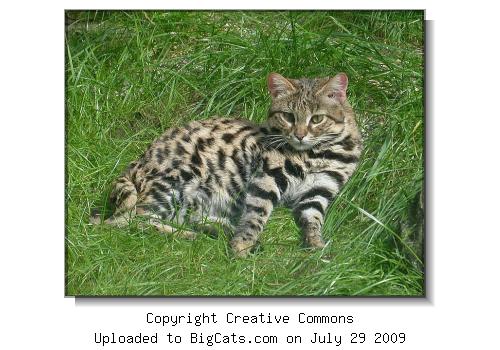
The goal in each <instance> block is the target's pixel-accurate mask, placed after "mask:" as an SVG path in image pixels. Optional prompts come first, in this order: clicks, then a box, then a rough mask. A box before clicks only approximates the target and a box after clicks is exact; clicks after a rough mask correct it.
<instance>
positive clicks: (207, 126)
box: [92, 73, 362, 256]
mask: <svg viewBox="0 0 500 350" xmlns="http://www.w3.org/2000/svg"><path fill="white" fill-rule="evenodd" d="M268 87H269V91H270V94H271V97H272V103H271V107H270V109H269V115H268V119H267V121H266V123H265V124H264V125H262V126H259V125H255V124H252V123H251V122H249V121H246V120H243V119H226V118H213V119H209V120H204V121H194V122H191V123H189V124H188V125H187V126H185V127H178V128H173V129H170V130H168V131H167V132H166V133H165V134H163V135H162V136H161V137H160V138H159V139H157V140H156V141H155V142H154V143H153V144H152V145H151V146H150V147H149V148H148V150H147V151H146V152H145V153H144V154H143V155H142V157H140V158H139V160H137V161H134V162H132V163H131V164H130V166H129V167H128V168H127V169H126V171H125V172H124V173H123V174H122V175H121V176H120V177H119V178H118V179H117V180H116V182H115V184H114V189H113V191H112V194H111V200H112V202H113V203H114V204H115V206H116V210H115V212H114V214H113V215H112V216H111V217H110V218H108V219H106V220H105V221H104V222H105V223H107V224H111V225H116V226H123V225H126V224H127V223H128V221H129V220H130V218H131V217H132V216H134V215H143V216H146V217H148V218H149V222H150V223H151V224H152V225H154V226H156V227H157V228H158V229H160V230H162V231H164V232H169V233H172V232H176V231H180V230H177V229H176V228H174V227H176V226H178V225H179V224H183V223H186V222H187V223H190V224H192V226H193V227H196V228H198V229H200V230H206V229H207V227H210V225H211V224H213V223H219V224H221V225H222V226H224V227H226V228H227V229H228V230H230V231H234V236H233V237H232V239H231V247H232V250H233V251H234V253H235V254H236V255H238V256H245V255H246V254H248V252H249V251H250V250H252V248H253V247H255V245H256V243H257V241H258V237H259V234H260V233H261V232H262V230H263V229H264V226H265V224H266V222H267V220H268V219H269V217H270V215H271V213H272V211H273V209H274V207H275V206H277V205H284V206H287V207H289V208H291V209H292V212H293V215H294V218H295V220H296V222H297V224H298V225H299V227H300V228H301V230H302V232H303V235H304V242H305V243H306V245H308V246H310V247H315V248H321V247H323V246H324V241H323V239H322V237H321V228H322V225H323V222H324V216H325V213H326V211H327V208H328V206H329V204H330V203H331V202H332V200H333V199H334V198H335V196H336V195H337V194H338V193H339V191H340V190H341V188H342V186H343V185H344V184H345V183H346V181H347V180H348V179H349V177H350V176H351V175H352V174H353V172H354V170H355V168H356V165H357V163H358V161H359V157H360V154H361V149H362V145H361V137H360V134H359V132H358V129H357V127H356V123H355V120H354V113H353V111H352V109H351V107H350V105H349V103H348V102H347V99H346V89H347V77H346V76H345V74H343V73H340V74H338V75H336V76H335V77H333V78H324V79H300V80H295V79H286V78H284V77H282V76H281V75H279V74H276V73H272V74H270V75H269V78H268ZM92 221H93V222H94V223H97V222H100V218H98V217H93V219H92ZM182 232H183V235H184V236H186V237H188V238H194V236H195V233H194V232H192V231H185V230H184V231H182Z"/></svg>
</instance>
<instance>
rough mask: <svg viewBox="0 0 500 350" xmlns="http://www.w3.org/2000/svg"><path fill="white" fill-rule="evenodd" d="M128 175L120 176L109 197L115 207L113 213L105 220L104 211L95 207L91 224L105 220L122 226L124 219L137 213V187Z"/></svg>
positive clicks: (106, 222)
mask: <svg viewBox="0 0 500 350" xmlns="http://www.w3.org/2000/svg"><path fill="white" fill-rule="evenodd" d="M127 175H128V174H125V175H123V176H121V177H119V178H118V179H117V180H116V182H115V183H114V185H113V190H112V191H111V195H110V198H109V201H110V204H111V206H114V207H115V210H114V213H113V215H111V217H109V218H107V219H106V220H104V221H103V217H102V211H101V210H99V209H94V210H92V213H91V215H90V220H89V221H90V223H91V224H93V225H99V224H101V223H103V222H104V223H105V224H108V225H114V226H121V224H122V223H124V221H126V220H127V219H128V218H130V217H131V216H133V215H135V212H136V204H137V188H136V187H135V185H134V183H133V182H132V181H131V180H130V178H129V177H128V176H127Z"/></svg>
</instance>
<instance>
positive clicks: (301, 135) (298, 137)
mask: <svg viewBox="0 0 500 350" xmlns="http://www.w3.org/2000/svg"><path fill="white" fill-rule="evenodd" d="M295 137H296V138H297V140H299V141H302V139H303V138H304V137H306V135H305V134H295Z"/></svg>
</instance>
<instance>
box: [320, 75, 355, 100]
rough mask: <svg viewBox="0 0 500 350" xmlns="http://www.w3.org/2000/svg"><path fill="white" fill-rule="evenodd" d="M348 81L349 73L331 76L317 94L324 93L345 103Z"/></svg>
mask: <svg viewBox="0 0 500 350" xmlns="http://www.w3.org/2000/svg"><path fill="white" fill-rule="evenodd" d="M347 83H348V79H347V75H346V74H345V73H339V74H337V75H336V76H334V77H333V78H330V79H329V80H328V81H327V82H326V84H325V85H323V87H322V88H321V89H320V90H319V91H318V92H317V93H316V94H317V95H324V96H327V97H328V98H331V99H333V100H336V101H338V102H340V103H344V102H345V100H346V99H347Z"/></svg>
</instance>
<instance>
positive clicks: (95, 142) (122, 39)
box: [65, 11, 424, 296]
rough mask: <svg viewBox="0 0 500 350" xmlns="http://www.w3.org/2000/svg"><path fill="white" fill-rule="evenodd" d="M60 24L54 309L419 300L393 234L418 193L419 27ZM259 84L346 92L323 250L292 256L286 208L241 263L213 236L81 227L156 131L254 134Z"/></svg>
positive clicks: (199, 20) (416, 271) (399, 22)
mask: <svg viewBox="0 0 500 350" xmlns="http://www.w3.org/2000/svg"><path fill="white" fill-rule="evenodd" d="M67 17H68V26H67V31H66V41H65V46H66V104H67V115H66V133H67V145H66V160H67V167H66V172H67V183H66V204H67V220H66V231H67V233H66V293H67V294H68V295H337V296H339V295H366V296H368V295H370V296H374V295H398V296H400V295H405V296H418V295H422V294H423V273H422V266H423V265H422V264H421V263H420V262H419V261H418V259H417V258H415V256H414V255H415V254H413V251H412V246H411V245H410V244H408V243H407V242H405V240H404V238H403V237H402V236H401V232H400V231H401V229H400V226H401V225H400V223H401V220H402V219H403V218H404V217H405V215H407V214H406V213H407V210H408V205H409V204H408V203H409V202H410V201H411V199H412V198H414V197H415V196H416V195H418V193H419V192H420V191H421V190H422V182H423V127H424V125H423V121H424V119H423V113H424V111H423V91H422V86H423V12H412V11H387V12H380V11H376V12H372V11H359V12H349V11H335V12H312V11H307V12H182V11H170V12H169V11H165V12H153V11H148V12H139V11H137V12H105V11H99V12H95V11H93V12H68V13H67ZM271 71H276V72H279V73H281V74H283V75H284V76H289V77H303V76H308V77H317V76H332V75H334V74H335V73H337V72H339V71H343V72H346V73H347V75H348V76H349V79H350V85H349V89H348V95H349V100H350V101H351V104H352V105H353V107H354V109H355V111H356V113H357V120H358V123H359V125H360V126H361V129H362V133H363V136H364V139H365V151H364V155H363V158H362V162H361V164H360V166H359V169H358V171H357V172H356V174H355V175H354V176H353V178H352V179H351V180H350V181H349V183H348V184H347V186H346V187H345V188H344V190H343V191H342V193H341V194H340V196H339V197H338V199H337V200H336V201H335V202H334V204H333V205H332V207H331V208H330V210H329V213H328V216H327V219H326V223H325V229H324V237H325V238H326V239H327V240H329V244H328V246H327V247H326V248H325V249H324V250H323V251H321V252H310V251H308V250H303V249H301V248H300V245H299V241H300V235H299V230H298V228H297V227H296V226H295V224H294V222H293V220H292V218H291V216H290V213H289V212H288V211H287V210H286V209H278V210H275V212H274V213H273V215H272V218H271V220H270V221H269V223H268V225H267V227H266V229H265V232H264V233H263V235H262V239H261V240H262V242H263V245H262V246H263V250H262V251H260V252H259V253H258V254H256V255H254V256H252V257H250V258H248V259H245V260H233V259H231V258H230V254H228V251H227V238H226V237H219V238H217V239H212V238H209V237H201V238H199V239H197V240H196V241H194V242H190V241H189V242H188V241H184V240H182V239H177V238H176V237H172V236H165V235H160V234H158V233H157V232H156V231H155V230H154V229H147V230H141V229H139V228H138V227H137V225H135V224H134V223H132V225H131V226H130V227H129V228H126V229H116V228H111V227H104V226H103V227H95V226H90V225H88V216H89V212H90V210H91V208H92V207H95V206H100V205H102V204H103V203H104V201H105V199H106V196H107V194H108V192H109V189H110V188H109V186H110V184H111V182H112V181H113V179H114V178H115V177H116V176H117V175H118V174H119V173H120V172H121V171H122V170H123V169H124V167H126V165H127V164H128V163H129V162H130V161H132V160H134V159H136V158H137V157H138V156H139V155H140V154H141V153H142V152H143V151H144V149H145V148H146V147H147V145H148V144H149V143H150V142H151V141H152V140H154V139H155V138H156V137H158V136H159V135H161V134H162V133H163V132H164V130H166V129H168V128H170V127H172V126H175V125H180V124H184V123H186V122H187V121H189V120H194V119H204V118H209V117H210V116H213V115H224V116H225V115H231V116H243V117H245V118H248V119H251V120H253V121H255V122H261V121H263V120H264V118H265V116H266V112H267V108H268V105H269V97H268V93H267V91H266V85H265V77H266V75H267V74H268V73H269V72H271ZM417 255H418V254H417Z"/></svg>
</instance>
